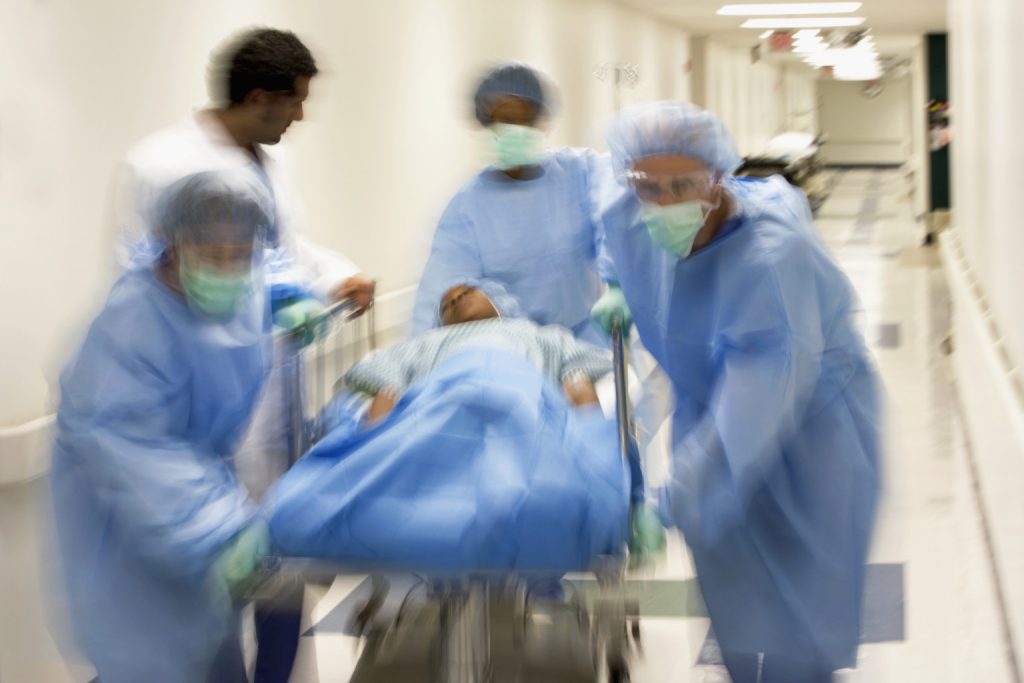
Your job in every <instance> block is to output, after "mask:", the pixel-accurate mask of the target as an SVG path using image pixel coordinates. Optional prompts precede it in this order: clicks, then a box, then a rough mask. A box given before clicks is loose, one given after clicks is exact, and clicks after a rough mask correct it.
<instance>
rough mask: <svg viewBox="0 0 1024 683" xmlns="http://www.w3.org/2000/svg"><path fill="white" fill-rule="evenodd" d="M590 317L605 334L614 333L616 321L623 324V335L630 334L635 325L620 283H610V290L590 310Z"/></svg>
mask: <svg viewBox="0 0 1024 683" xmlns="http://www.w3.org/2000/svg"><path fill="white" fill-rule="evenodd" d="M590 317H591V318H592V319H593V320H594V322H596V323H597V324H598V325H600V326H601V329H602V330H604V333H605V334H609V335H610V334H611V333H612V325H613V324H614V323H615V322H616V321H618V322H619V323H621V324H622V331H623V333H625V334H629V328H630V326H632V325H633V316H632V314H630V312H629V306H628V305H627V304H626V297H625V296H624V295H623V294H622V289H620V288H619V285H618V283H616V282H609V283H608V290H607V291H606V292H605V293H604V294H603V295H602V296H601V298H600V299H598V300H597V303H596V304H594V307H593V308H591V309H590Z"/></svg>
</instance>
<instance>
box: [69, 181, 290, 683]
mask: <svg viewBox="0 0 1024 683" xmlns="http://www.w3.org/2000/svg"><path fill="white" fill-rule="evenodd" d="M272 217H273V204H272V200H271V198H270V196H269V195H268V193H267V192H266V190H265V188H264V186H263V185H262V184H261V183H259V182H258V181H257V180H255V179H254V178H252V177H251V175H250V174H243V173H239V172H236V171H221V172H205V173H199V174H195V175H191V176H187V177H185V178H184V179H182V180H180V181H178V182H176V183H174V184H173V185H171V186H170V188H169V189H168V190H166V192H165V193H164V195H163V199H162V201H161V203H160V229H161V231H162V236H163V237H164V238H165V242H166V244H167V245H168V246H167V247H165V249H164V251H163V253H162V255H161V257H160V258H159V260H158V261H157V263H155V264H154V265H153V267H152V268H149V269H142V270H133V271H130V272H128V273H126V274H125V275H123V276H122V277H121V279H120V280H118V282H117V283H116V284H115V285H114V287H113V289H112V291H111V293H110V296H109V298H108V299H107V302H106V305H105V306H104V308H103V310H102V311H101V312H100V314H99V316H98V317H97V318H96V320H95V321H94V322H93V324H92V326H91V328H90V329H89V332H88V334H87V335H86V337H85V340H84V342H83V344H82V346H81V348H80V349H79V350H78V352H77V354H76V355H75V356H74V358H73V359H72V361H71V363H70V364H69V365H68V367H67V369H66V370H65V371H64V373H63V375H62V378H61V398H60V407H59V410H58V413H57V434H56V443H55V446H54V456H53V474H52V485H53V499H54V503H55V506H56V520H57V529H58V540H59V546H60V550H61V556H62V561H63V565H64V572H65V575H66V580H67V587H68V593H69V601H70V606H71V613H72V621H73V624H74V627H75V632H76V635H77V637H78V639H79V640H80V643H81V645H82V647H83V650H84V652H85V654H86V655H87V656H88V657H89V659H90V660H91V661H92V663H93V665H94V666H95V668H96V670H97V673H98V675H99V679H100V681H102V683H138V682H139V681H160V683H196V682H197V681H198V682H202V681H211V682H212V681H217V682H218V683H234V682H235V681H237V682H239V683H242V682H244V681H245V680H246V678H245V667H244V665H243V662H242V657H241V651H240V646H239V639H238V613H237V609H236V607H235V606H234V604H233V600H232V595H233V593H236V592H237V591H238V589H239V588H240V587H241V586H242V584H243V582H244V581H245V579H246V578H247V577H248V576H250V575H251V573H252V572H253V571H254V570H255V568H256V567H257V566H258V563H259V562H260V560H261V558H262V557H263V556H264V555H265V553H266V552H267V551H268V548H267V545H268V540H267V539H268V536H267V531H266V526H265V524H264V523H263V522H262V521H260V518H259V516H258V514H257V510H256V508H255V506H254V505H252V504H251V502H250V501H249V499H248V497H247V495H246V493H245V491H244V490H243V488H242V486H241V485H240V483H239V481H238V479H237V477H236V475H235V472H234V467H233V464H232V453H233V451H234V447H235V445H236V442H237V440H238V438H239V436H240V434H241V432H242V430H243V428H244V427H245V425H246V423H247V421H248V419H249V417H250V414H251V412H252V409H253V404H254V401H255V400H256V397H257V395H258V394H259V391H260V388H261V385H262V382H263V379H264V376H265V374H266V372H267V370H268V363H269V360H270V357H269V354H268V351H269V348H268V345H267V342H268V335H267V333H268V331H269V325H270V323H269V314H268V310H267V306H266V296H265V295H264V293H263V289H262V283H261V277H260V275H259V273H260V270H261V265H260V258H261V253H262V247H261V242H262V237H263V236H264V235H265V234H266V230H267V227H268V225H269V224H270V222H271V220H272Z"/></svg>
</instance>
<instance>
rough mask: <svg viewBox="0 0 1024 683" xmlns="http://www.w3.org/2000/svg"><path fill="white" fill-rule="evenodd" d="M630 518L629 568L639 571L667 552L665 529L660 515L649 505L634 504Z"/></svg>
mask: <svg viewBox="0 0 1024 683" xmlns="http://www.w3.org/2000/svg"><path fill="white" fill-rule="evenodd" d="M630 517H631V518H632V524H631V527H632V528H631V529H630V536H629V567H630V569H637V568H639V567H643V566H645V565H647V564H649V563H650V562H651V561H652V560H653V559H654V558H655V557H656V556H658V555H660V554H661V553H662V552H663V551H664V550H665V528H664V527H663V526H662V525H661V519H659V517H658V513H657V512H655V510H654V508H652V507H651V506H650V505H648V504H647V503H634V504H633V510H632V514H631V515H630Z"/></svg>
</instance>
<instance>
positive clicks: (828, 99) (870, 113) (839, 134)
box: [818, 77, 917, 164]
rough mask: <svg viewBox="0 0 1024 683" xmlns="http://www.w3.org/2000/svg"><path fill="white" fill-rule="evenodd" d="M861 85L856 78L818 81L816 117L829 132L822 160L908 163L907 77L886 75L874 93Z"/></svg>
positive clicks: (909, 86)
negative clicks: (869, 94)
mask: <svg viewBox="0 0 1024 683" xmlns="http://www.w3.org/2000/svg"><path fill="white" fill-rule="evenodd" d="M863 88H864V83H862V82H860V81H836V80H832V79H821V80H819V81H818V101H819V102H820V104H821V114H820V119H819V123H820V125H821V130H822V132H824V133H825V134H826V135H828V143H827V144H826V145H825V146H824V148H823V150H824V157H825V160H826V162H828V163H834V164H903V163H906V162H907V161H909V160H910V159H911V158H912V155H913V148H912V138H911V135H912V131H911V118H910V117H911V111H912V106H911V83H910V78H907V77H904V78H898V79H892V80H887V81H885V89H884V90H883V91H882V93H881V94H880V95H878V96H877V97H873V98H869V97H866V96H865V95H864V94H863V93H862V90H863ZM914 111H917V110H916V109H914Z"/></svg>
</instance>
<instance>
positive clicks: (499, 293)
mask: <svg viewBox="0 0 1024 683" xmlns="http://www.w3.org/2000/svg"><path fill="white" fill-rule="evenodd" d="M458 285H466V286H467V287H474V288H476V289H478V290H480V291H481V292H483V293H484V296H486V297H487V298H488V299H490V301H491V305H493V306H494V310H496V311H497V312H498V315H499V316H501V317H502V318H525V317H526V314H525V313H523V309H522V307H521V306H520V305H519V300H518V299H516V298H515V297H514V296H512V295H511V294H509V293H508V290H507V289H505V285H503V284H501V283H500V282H496V281H494V280H477V279H475V278H469V277H467V278H460V279H458V280H452V281H451V282H450V283H449V284H448V286H447V287H445V288H444V293H445V294H447V293H448V290H450V289H451V288H452V287H456V286H458ZM440 326H441V302H440V301H438V302H437V307H436V308H435V309H434V327H440Z"/></svg>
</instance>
